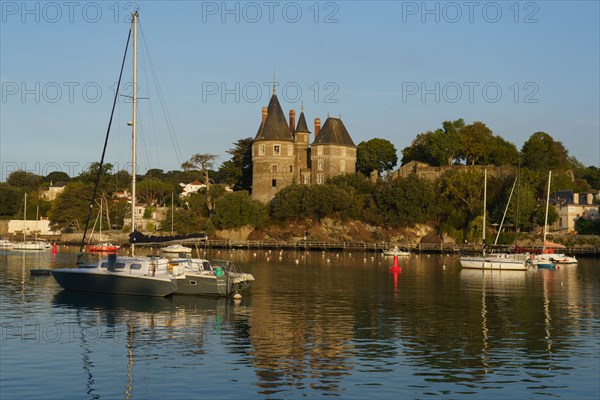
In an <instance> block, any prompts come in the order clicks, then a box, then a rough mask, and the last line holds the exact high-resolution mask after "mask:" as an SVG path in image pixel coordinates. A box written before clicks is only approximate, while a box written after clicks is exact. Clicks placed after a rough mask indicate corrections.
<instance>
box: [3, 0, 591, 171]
mask: <svg viewBox="0 0 600 400" xmlns="http://www.w3.org/2000/svg"><path fill="white" fill-rule="evenodd" d="M136 4H137V6H138V7H139V10H140V19H141V28H142V32H143V34H142V35H141V37H142V38H143V40H142V39H141V40H140V56H139V57H140V66H139V85H140V96H142V97H149V99H147V100H140V113H139V116H140V127H141V129H140V135H141V138H140V140H139V161H140V172H142V173H143V172H145V170H147V169H148V168H161V169H164V170H165V171H168V170H172V169H179V167H180V164H181V163H182V162H183V161H185V160H187V159H188V158H189V157H190V156H191V155H192V154H195V153H213V154H217V155H219V156H220V159H219V161H220V162H223V161H225V160H227V159H229V156H228V154H227V153H226V150H227V149H230V148H232V147H233V143H234V142H235V141H237V140H238V139H241V138H245V137H249V136H252V137H253V136H254V135H255V134H256V131H257V129H258V126H259V123H260V116H261V107H262V106H263V105H266V104H267V103H268V100H269V97H270V94H271V89H270V88H269V85H270V83H269V82H271V81H272V80H273V70H274V69H275V73H276V81H277V82H278V85H279V87H278V97H279V99H280V101H281V103H282V107H283V108H284V111H285V112H286V113H287V111H288V110H289V109H290V108H294V109H296V110H297V111H296V112H297V113H299V109H300V104H301V101H303V102H304V109H305V114H306V117H307V121H308V122H309V126H310V127H311V128H312V121H313V119H314V118H315V117H320V118H321V121H324V120H325V118H326V117H327V115H328V114H329V115H332V116H339V115H341V116H342V119H343V121H344V123H345V125H346V127H347V129H348V131H349V132H350V134H351V136H352V138H353V139H354V141H355V143H356V144H358V143H359V142H361V141H364V140H369V139H371V138H374V137H379V138H385V139H388V140H390V141H391V142H392V143H393V144H394V146H395V147H396V149H397V150H398V156H399V159H400V158H401V150H402V149H403V148H404V147H406V146H408V145H410V143H411V141H412V140H413V139H414V138H415V136H416V135H417V134H418V133H421V132H425V131H428V130H434V129H436V128H438V127H440V126H441V123H442V121H444V120H452V119H457V118H464V119H465V121H467V123H469V122H473V121H483V122H485V123H486V124H487V125H488V126H489V127H490V128H491V129H492V130H493V131H494V133H495V134H498V135H501V136H502V137H504V138H505V139H507V140H509V141H510V142H512V143H514V144H515V145H516V146H517V148H518V149H520V148H521V146H522V145H523V143H524V142H525V141H526V140H527V139H528V138H529V137H530V135H531V134H532V133H534V132H536V131H544V132H547V133H549V134H550V135H551V136H552V137H553V138H554V139H555V140H559V141H561V142H562V143H563V144H564V145H565V147H566V148H567V149H568V150H569V154H570V155H573V156H575V157H576V158H577V159H578V160H579V161H581V162H582V163H583V164H584V165H586V166H590V165H595V166H600V115H599V113H600V111H599V110H600V104H599V93H600V84H599V76H600V55H599V52H600V50H599V49H600V43H599V41H600V39H599V38H600V32H599V21H600V10H599V2H598V1H533V2H514V1H508V2H504V1H498V2H487V1H474V2H462V1H459V2H426V3H425V2H421V1H418V2H411V1H404V2H402V1H333V2H327V1H323V2H315V1H308V2H300V1H299V2H278V1H273V2H267V1H265V2H263V1H259V2H234V1H230V2H221V1H217V2H212V1H204V2H202V1H179V2H178V1H139V2H137V3H136ZM0 6H1V8H0V11H1V28H0V49H1V50H0V52H1V54H0V75H1V81H2V93H1V99H0V100H1V103H0V107H1V110H0V111H1V115H0V117H1V122H0V129H1V138H0V146H1V147H0V162H1V164H2V171H1V174H0V180H5V179H6V176H7V174H8V173H10V172H11V171H12V170H14V169H16V168H23V169H27V170H29V171H31V172H34V173H36V174H39V175H46V174H48V173H49V172H51V171H54V170H62V171H65V172H67V173H69V174H71V175H73V174H78V173H79V172H81V170H82V168H85V167H86V166H87V165H88V164H89V163H90V162H95V161H98V160H99V158H100V151H101V145H102V142H103V138H104V133H105V130H106V126H107V123H108V117H109V114H110V107H111V103H112V96H113V94H114V91H113V90H114V82H116V80H117V76H118V70H119V66H120V62H121V57H122V53H123V49H124V46H125V40H126V35H127V31H128V23H127V22H124V21H126V20H129V13H130V3H129V2H116V1H107V2H103V1H96V2H87V1H83V2H78V1H74V2H62V1H58V2H43V1H40V2H36V1H30V2H22V1H4V0H3V1H1V2H0ZM146 45H147V46H146ZM145 47H148V48H149V49H150V51H149V53H148V54H149V55H150V57H151V58H152V62H153V65H154V69H155V70H156V71H157V79H158V81H159V83H160V86H161V88H162V93H163V95H164V98H165V100H166V102H165V104H166V107H167V108H168V110H169V115H170V123H171V124H172V126H173V128H174V129H173V133H170V132H169V130H168V129H167V128H166V122H165V121H166V120H165V118H164V116H163V111H162V106H161V103H160V101H159V95H158V92H157V91H156V89H155V85H154V83H153V80H154V78H153V76H152V74H151V73H150V70H151V66H150V63H149V62H148V57H147V56H146V55H145V54H146V51H145ZM127 68H128V69H127V75H126V78H125V80H126V81H131V74H130V65H129V63H128V67H127ZM122 92H123V93H127V90H123V91H122ZM125 101H126V99H125V98H121V99H120V103H119V106H118V107H117V111H116V114H115V124H114V130H113V134H112V137H111V141H110V146H109V152H108V156H107V160H106V161H107V162H111V163H113V164H115V165H116V166H117V167H118V168H119V169H121V168H125V167H126V166H127V163H128V162H129V158H130V156H129V153H130V143H129V141H130V139H129V137H130V131H129V129H128V127H127V126H126V122H127V121H128V120H129V115H130V104H127V103H125ZM311 130H312V129H311Z"/></svg>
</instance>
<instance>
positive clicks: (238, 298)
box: [233, 293, 242, 300]
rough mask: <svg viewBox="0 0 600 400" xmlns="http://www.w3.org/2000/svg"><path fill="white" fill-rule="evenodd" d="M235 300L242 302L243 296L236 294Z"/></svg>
mask: <svg viewBox="0 0 600 400" xmlns="http://www.w3.org/2000/svg"><path fill="white" fill-rule="evenodd" d="M233 299H234V300H241V299H242V295H241V294H239V293H236V294H234V295H233Z"/></svg>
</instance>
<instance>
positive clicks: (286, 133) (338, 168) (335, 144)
mask: <svg viewBox="0 0 600 400" xmlns="http://www.w3.org/2000/svg"><path fill="white" fill-rule="evenodd" d="M310 134H311V132H310V131H309V130H308V126H307V124H306V118H305V116H304V110H303V109H302V110H301V112H300V116H299V117H298V123H297V124H296V111H295V110H290V112H289V122H288V121H287V120H286V117H285V114H284V113H283V110H282V109H281V105H280V104H279V100H278V99H277V95H276V94H275V88H273V95H272V96H271V100H270V101H269V105H268V107H263V108H262V121H261V123H260V127H259V128H258V132H257V133H256V136H255V138H254V140H253V141H252V197H253V198H254V199H257V200H260V201H262V202H263V203H267V202H269V201H270V200H271V199H273V197H275V194H276V193H277V192H278V191H280V190H281V189H282V188H284V187H286V186H289V185H291V184H292V183H298V184H304V185H315V184H316V185H319V184H322V183H325V180H326V179H327V178H331V177H334V176H336V175H340V174H353V173H354V172H355V171H356V145H355V144H354V142H353V141H352V138H351V137H350V134H348V131H347V130H346V127H345V126H344V123H343V122H342V120H341V119H340V118H332V117H328V118H327V120H326V121H325V123H324V124H323V127H321V120H320V119H319V118H315V122H314V135H315V136H314V139H313V141H312V143H310V139H311V138H310Z"/></svg>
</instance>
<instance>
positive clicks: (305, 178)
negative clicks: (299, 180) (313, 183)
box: [302, 174, 310, 185]
mask: <svg viewBox="0 0 600 400" xmlns="http://www.w3.org/2000/svg"><path fill="white" fill-rule="evenodd" d="M302 176H303V177H304V184H305V185H308V184H309V183H310V174H302Z"/></svg>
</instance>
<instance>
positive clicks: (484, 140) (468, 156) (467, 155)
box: [460, 122, 494, 165]
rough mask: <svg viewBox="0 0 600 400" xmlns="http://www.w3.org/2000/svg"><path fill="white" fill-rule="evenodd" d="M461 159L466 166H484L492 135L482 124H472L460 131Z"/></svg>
mask: <svg viewBox="0 0 600 400" xmlns="http://www.w3.org/2000/svg"><path fill="white" fill-rule="evenodd" d="M460 133H461V135H460V144H461V146H460V147H461V153H460V155H461V158H462V159H464V160H465V161H466V163H467V164H471V165H475V164H486V161H487V159H488V155H489V151H490V147H491V144H492V142H493V141H494V135H493V133H492V130H491V129H490V128H488V127H487V126H486V125H485V124H484V123H483V122H473V123H472V124H470V125H466V126H465V127H463V128H462V129H461V130H460Z"/></svg>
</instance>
